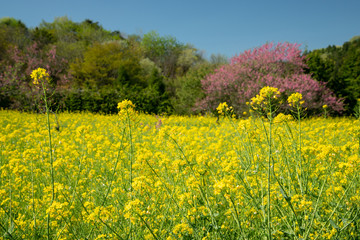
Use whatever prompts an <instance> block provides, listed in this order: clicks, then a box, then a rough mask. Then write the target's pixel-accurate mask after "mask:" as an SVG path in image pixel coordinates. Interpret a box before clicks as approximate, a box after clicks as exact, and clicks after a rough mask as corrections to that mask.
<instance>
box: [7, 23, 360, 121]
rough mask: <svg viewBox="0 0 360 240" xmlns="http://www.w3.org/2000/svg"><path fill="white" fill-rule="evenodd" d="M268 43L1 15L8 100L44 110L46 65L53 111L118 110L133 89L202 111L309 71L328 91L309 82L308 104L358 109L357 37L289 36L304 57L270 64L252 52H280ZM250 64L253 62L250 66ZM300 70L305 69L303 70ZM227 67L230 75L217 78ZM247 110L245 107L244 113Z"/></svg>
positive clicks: (151, 100)
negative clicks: (204, 47) (337, 41)
mask: <svg viewBox="0 0 360 240" xmlns="http://www.w3.org/2000/svg"><path fill="white" fill-rule="evenodd" d="M265 46H266V45H264V46H262V47H260V48H258V49H257V50H256V51H255V50H254V51H252V55H251V54H250V55H249V54H248V55H246V53H243V54H240V55H239V56H235V57H233V58H232V59H230V60H229V59H227V58H226V57H225V56H223V55H212V56H211V57H210V59H206V58H205V57H204V56H203V54H202V51H201V50H199V49H197V48H195V47H194V46H192V45H191V44H184V43H181V42H179V41H178V40H177V39H176V38H174V37H172V36H160V35H159V34H158V33H157V32H155V31H151V32H148V33H146V34H144V35H141V36H140V35H135V34H133V35H127V34H124V33H121V32H119V31H108V30H106V29H104V28H103V27H102V26H101V25H100V24H99V23H98V22H93V21H91V20H88V19H87V20H84V21H83V22H73V21H72V20H70V19H68V18H67V17H59V18H56V19H55V20H54V21H53V22H45V21H43V22H42V23H40V24H39V26H37V27H35V28H27V27H26V25H25V24H24V23H22V22H21V20H17V19H14V18H3V19H0V90H1V91H0V108H5V109H17V110H21V111H41V110H42V109H39V106H42V104H38V103H40V102H41V101H42V99H41V98H40V97H39V96H40V94H38V89H37V88H36V87H34V86H33V85H32V83H31V79H30V73H31V71H32V70H34V69H36V68H38V67H42V68H45V69H47V71H48V72H49V74H50V76H51V79H52V82H51V84H50V85H49V87H48V89H47V91H49V96H51V98H50V100H51V106H52V110H53V111H91V112H101V113H115V112H116V111H117V109H116V106H117V103H118V102H120V101H122V100H124V99H130V100H131V101H132V102H134V103H135V104H136V106H137V109H138V110H140V111H143V112H148V113H154V114H161V113H167V114H182V115H184V114H196V113H200V112H205V111H213V110H215V109H213V107H214V106H215V105H214V104H216V103H217V104H218V103H219V101H227V102H229V103H233V104H238V105H239V106H240V105H241V104H242V103H241V104H240V103H239V102H237V101H235V100H234V99H243V98H237V96H239V94H242V95H241V96H244V94H243V93H242V92H241V91H240V90H239V89H237V86H239V85H241V86H243V87H242V89H248V90H249V91H250V92H251V93H253V92H254V93H255V92H256V91H257V90H258V88H261V86H262V85H264V84H269V83H270V84H273V85H279V86H282V85H281V84H280V83H285V82H286V81H288V82H289V81H290V82H291V84H290V85H291V86H292V87H290V88H287V89H284V90H283V92H284V93H285V92H286V91H287V92H290V90H294V86H295V85H296V84H298V83H299V82H301V81H302V82H306V81H310V80H309V79H307V78H306V77H304V76H305V75H307V76H312V77H311V81H313V80H316V81H317V82H319V83H321V82H322V83H324V87H321V86H322V85H321V84H320V85H321V86H320V85H319V88H318V89H317V90H318V91H320V92H319V93H314V92H311V91H312V90H311V89H307V90H306V91H310V92H309V94H308V93H307V92H304V94H305V95H306V94H308V95H309V97H308V98H309V101H310V102H309V106H315V105H311V104H312V103H315V102H316V101H318V100H319V99H316V98H319V97H324V96H326V97H328V98H327V99H330V98H331V97H333V98H331V99H332V100H331V101H330V100H329V101H330V102H329V106H330V105H331V104H333V105H331V106H333V107H334V108H333V112H334V113H337V114H344V113H345V114H346V113H350V112H351V110H352V108H353V107H354V106H355V104H356V99H357V98H358V97H359V91H358V90H359V87H360V84H359V81H360V78H359V69H360V67H359V66H360V57H359V54H360V53H359V52H360V50H359V49H360V47H359V39H358V38H354V39H352V40H351V41H350V42H347V43H345V44H344V46H342V47H328V48H326V49H320V50H314V51H310V52H305V53H301V52H299V51H295V50H296V49H298V46H297V45H291V44H290V45H287V47H286V49H285V48H283V49H282V51H283V53H284V54H289V52H294V51H295V52H296V54H297V56H295V57H294V58H293V59H296V61H292V60H291V59H285V58H284V57H279V58H277V60H276V61H272V62H269V61H268V60H265V61H263V65H261V64H260V65H259V63H262V61H259V60H256V61H255V60H251V61H253V63H254V64H249V59H250V57H251V58H252V59H255V58H259V59H260V58H262V59H266V58H268V59H274V56H280V55H276V54H278V53H279V51H278V50H276V46H275V45H274V46H273V47H272V48H269V49H267V50H265ZM284 46H285V45H284ZM261 51H268V55H261V54H259V52H261ZM276 51H277V52H276ZM269 54H270V55H271V54H272V55H271V56H270V55H269ZM246 56H247V57H248V58H247V59H246ZM236 59H238V60H236ZM239 59H241V60H239ZM305 61H306V63H307V64H305V63H303V62H305ZM255 62H256V64H255ZM291 64H293V65H291ZM294 64H295V65H296V67H294V66H295V65H294ZM270 65H271V66H272V67H271V68H268V67H267V66H270ZM284 66H286V67H284ZM249 67H252V69H249V70H245V69H247V68H249ZM230 73H231V74H235V75H231V74H230ZM259 73H261V74H259ZM262 73H266V74H265V75H264V74H262ZM301 74H304V76H302V77H296V76H300V75H301ZM224 76H225V77H227V78H226V79H224V78H222V77H224ZM219 77H220V79H222V80H217V78H219ZM258 78H262V79H266V81H265V80H264V81H262V80H259V79H258ZM270 78H271V79H270ZM284 79H291V80H286V81H285V80H284ZM304 79H305V80H304ZM221 81H223V82H224V84H225V85H224V86H230V85H231V84H228V83H234V85H231V86H232V88H231V89H230V88H229V87H225V88H224V87H218V88H217V87H216V86H217V85H216V83H220V82H221ZM284 81H285V82H284ZM288 82H286V83H288ZM311 84H315V85H316V83H313V82H311ZM341 84H345V85H344V86H346V87H341ZM209 86H215V87H214V89H212V87H209ZM235 86H236V87H235ZM296 86H297V85H296ZM299 86H300V85H299ZM316 86H317V85H316ZM229 91H230V93H229V94H228V93H227V92H229ZM304 91H305V90H304ZM245 92H246V91H245ZM247 93H249V92H247ZM311 94H312V95H311ZM310 95H311V96H310ZM219 96H220V97H219ZM249 96H250V95H249ZM248 100H249V99H248ZM243 101H246V99H243ZM311 101H312V102H311ZM326 103H328V102H324V104H326ZM336 104H337V105H336ZM342 104H343V105H342ZM335 105H336V106H335ZM241 106H242V105H241ZM343 106H344V107H343ZM316 108H318V107H316ZM243 110H244V109H243V108H238V113H240V112H241V111H243ZM315 112H316V109H315V108H314V113H315Z"/></svg>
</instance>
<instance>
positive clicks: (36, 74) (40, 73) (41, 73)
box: [30, 68, 50, 85]
mask: <svg viewBox="0 0 360 240" xmlns="http://www.w3.org/2000/svg"><path fill="white" fill-rule="evenodd" d="M30 77H31V78H32V79H33V84H34V85H39V84H40V83H41V81H46V82H50V75H49V73H47V72H46V69H44V68H37V69H35V70H33V71H32V72H31V75H30Z"/></svg>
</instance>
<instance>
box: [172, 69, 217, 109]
mask: <svg viewBox="0 0 360 240" xmlns="http://www.w3.org/2000/svg"><path fill="white" fill-rule="evenodd" d="M215 68H216V65H212V64H209V63H203V64H199V65H197V66H196V67H193V68H191V69H190V70H189V71H188V72H187V73H186V74H185V75H184V76H180V77H177V78H176V79H175V88H176V98H175V99H174V100H173V105H174V108H175V110H176V113H178V114H192V113H196V112H197V110H196V108H195V107H196V106H195V103H196V102H197V101H198V100H199V99H201V98H202V97H204V92H203V90H202V87H201V80H202V79H204V78H205V76H206V75H208V74H210V73H212V72H213V70H214V69H215Z"/></svg>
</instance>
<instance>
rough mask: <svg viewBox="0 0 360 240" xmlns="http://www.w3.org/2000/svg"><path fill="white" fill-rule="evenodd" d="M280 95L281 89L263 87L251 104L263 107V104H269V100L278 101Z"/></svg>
mask: <svg viewBox="0 0 360 240" xmlns="http://www.w3.org/2000/svg"><path fill="white" fill-rule="evenodd" d="M279 95H280V92H279V89H277V88H275V87H269V86H266V87H263V88H262V89H261V90H260V94H258V95H256V97H253V98H251V104H252V105H254V104H256V105H261V104H262V103H264V104H267V100H269V99H277V98H278V97H279Z"/></svg>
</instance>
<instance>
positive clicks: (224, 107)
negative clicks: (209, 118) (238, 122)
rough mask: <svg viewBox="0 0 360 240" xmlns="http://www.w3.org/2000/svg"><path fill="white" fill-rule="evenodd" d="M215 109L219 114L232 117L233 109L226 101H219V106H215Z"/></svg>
mask: <svg viewBox="0 0 360 240" xmlns="http://www.w3.org/2000/svg"><path fill="white" fill-rule="evenodd" d="M216 111H217V113H218V114H219V115H221V116H225V115H227V116H231V117H233V112H234V109H233V107H231V106H230V107H229V106H228V104H227V103H226V102H223V103H220V104H219V106H218V107H217V108H216Z"/></svg>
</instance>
